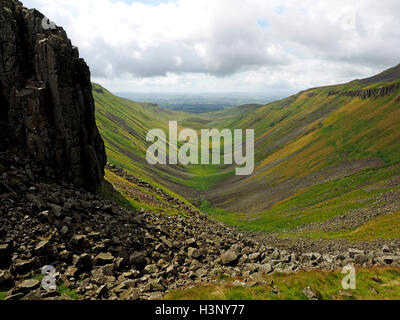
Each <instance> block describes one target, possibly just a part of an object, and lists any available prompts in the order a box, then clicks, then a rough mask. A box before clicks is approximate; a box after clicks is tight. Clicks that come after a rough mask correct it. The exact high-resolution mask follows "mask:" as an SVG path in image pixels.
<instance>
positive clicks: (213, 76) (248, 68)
mask: <svg viewBox="0 0 400 320" xmlns="http://www.w3.org/2000/svg"><path fill="white" fill-rule="evenodd" d="M23 3H24V5H25V6H26V7H29V8H37V9H38V10H40V11H41V12H42V13H44V14H45V15H46V16H47V17H48V18H50V19H51V20H52V21H54V22H55V23H56V24H57V25H60V26H62V27H64V29H65V30H66V31H67V33H68V35H69V37H70V38H71V40H72V42H73V44H74V45H77V46H78V47H79V50H80V54H81V56H82V57H83V58H85V60H86V62H87V63H88V64H89V66H90V68H91V71H92V77H93V80H94V81H96V82H99V83H100V84H102V85H104V86H106V87H107V88H108V89H110V90H112V91H132V92H135V91H136V92H263V93H265V94H270V95H285V94H290V93H294V92H296V91H298V90H302V89H306V88H309V87H314V86H321V85H327V84H335V83H339V82H346V81H350V80H353V79H355V78H361V77H365V76H369V75H373V74H375V73H378V72H379V71H382V70H383V69H386V68H388V67H391V66H394V65H396V64H398V63H400V18H399V12H400V1H399V0H380V1H375V0H354V1H348V0H329V1H328V0H176V1H170V0H165V1H163V0H148V1H145V0H143V1H139V0H123V1H122V0H23Z"/></svg>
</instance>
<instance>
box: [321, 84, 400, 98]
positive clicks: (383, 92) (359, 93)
mask: <svg viewBox="0 0 400 320" xmlns="http://www.w3.org/2000/svg"><path fill="white" fill-rule="evenodd" d="M398 88H399V86H398V85H397V84H391V85H387V86H383V87H381V88H370V89H363V90H352V91H346V92H343V93H341V92H340V91H330V92H329V93H328V96H329V97H330V96H336V95H339V94H341V95H343V96H345V97H358V98H360V99H369V98H372V99H376V98H384V97H386V96H389V95H391V94H393V93H394V92H395V91H396V90H397V89H398Z"/></svg>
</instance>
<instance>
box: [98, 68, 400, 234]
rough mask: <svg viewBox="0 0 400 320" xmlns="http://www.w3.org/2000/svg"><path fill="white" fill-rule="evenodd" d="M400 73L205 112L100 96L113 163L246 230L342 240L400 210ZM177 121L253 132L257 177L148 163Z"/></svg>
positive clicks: (101, 91)
mask: <svg viewBox="0 0 400 320" xmlns="http://www.w3.org/2000/svg"><path fill="white" fill-rule="evenodd" d="M399 68H400V67H399V66H397V67H394V68H392V69H389V70H388V71H385V72H383V73H382V74H380V75H378V76H375V77H371V78H368V79H364V80H356V81H352V82H350V83H348V84H342V85H336V86H328V87H321V88H314V89H310V90H306V91H303V92H300V93H298V94H296V95H294V96H291V97H289V98H287V99H284V100H281V101H277V102H273V103H270V104H268V105H266V106H257V105H246V106H241V107H237V108H233V109H229V110H222V111H218V112H212V113H206V114H202V115H189V114H185V113H176V112H172V111H166V110H163V109H161V108H159V107H157V106H155V105H145V104H138V103H135V102H132V101H127V100H124V99H120V98H117V97H115V96H113V95H111V94H110V93H109V92H107V91H106V90H105V89H102V88H100V87H96V86H94V88H95V93H94V96H95V100H96V105H97V109H98V110H97V119H98V124H99V127H100V130H101V131H102V134H103V136H104V137H105V141H106V145H107V153H108V155H109V158H110V161H111V162H113V163H115V164H118V165H121V166H123V167H125V168H127V169H129V170H131V171H133V172H135V173H137V174H139V175H142V176H143V177H150V178H151V179H152V180H153V181H157V182H159V183H160V184H161V185H164V186H165V187H167V188H168V189H172V190H174V191H175V192H176V193H178V194H181V195H183V196H184V197H186V198H189V199H190V200H191V201H192V202H194V203H196V204H199V205H200V208H201V209H203V210H204V211H207V212H209V213H211V214H214V215H215V216H216V217H217V218H219V219H221V220H223V221H225V222H227V223H229V224H233V225H235V226H237V227H240V228H243V229H245V230H253V231H257V230H258V231H269V232H271V231H285V230H286V231H285V232H289V231H288V230H290V233H302V234H314V235H315V234H316V235H318V236H321V237H323V236H324V234H325V233H327V232H328V233H329V234H328V235H326V236H329V237H330V236H332V234H331V233H335V232H336V233H337V232H339V233H337V234H336V236H337V237H343V236H344V235H343V234H341V233H340V232H347V231H350V230H355V229H356V228H358V227H360V226H362V225H363V224H364V223H366V222H368V221H371V220H374V219H376V218H379V217H380V216H383V215H386V214H389V213H395V212H399V211H400V205H399V201H398V199H399V198H400V197H399V192H398V190H399V180H400V179H399V178H398V176H399V174H400V166H398V165H397V164H398V163H399V159H400V141H399V138H400V129H399V126H398V121H399V120H400V98H399V96H400V80H398V79H397V78H398V74H399V73H398V70H399ZM381 80H387V81H388V82H376V81H381ZM96 88H97V89H96ZM96 90H97V91H99V92H96ZM168 120H178V121H179V124H180V126H181V127H190V128H194V129H196V130H200V129H201V128H214V127H215V128H220V129H222V128H231V129H236V128H243V129H244V128H250V129H251V128H254V129H255V134H256V142H255V143H256V154H255V156H256V169H255V172H254V174H253V175H251V176H247V177H246V176H245V177H237V176H235V175H234V169H235V166H202V165H198V166H186V167H184V166H158V167H151V166H149V165H148V164H147V163H146V161H145V158H144V155H145V150H146V147H147V146H148V145H147V144H146V142H144V139H145V134H146V132H147V131H148V130H150V129H152V128H158V127H159V128H163V129H165V130H166V128H167V123H168ZM121 137H122V138H121Z"/></svg>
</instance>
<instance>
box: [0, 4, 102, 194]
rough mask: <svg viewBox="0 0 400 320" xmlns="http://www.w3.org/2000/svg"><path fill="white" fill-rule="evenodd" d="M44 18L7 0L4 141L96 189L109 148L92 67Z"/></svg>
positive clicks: (3, 12)
mask: <svg viewBox="0 0 400 320" xmlns="http://www.w3.org/2000/svg"><path fill="white" fill-rule="evenodd" d="M43 18H44V16H43V15H42V14H41V13H40V12H38V11H37V10H28V9H26V8H24V7H23V5H22V3H20V2H19V1H15V0H2V1H1V6H0V30H1V32H0V42H1V51H0V131H1V132H0V148H2V149H3V150H4V149H5V148H6V147H7V146H10V145H11V146H13V147H18V148H19V149H21V150H23V151H27V153H28V154H29V155H30V156H31V157H32V159H33V161H34V162H35V163H37V164H38V166H39V168H40V170H41V171H42V173H43V174H44V175H46V176H47V177H50V178H53V179H56V180H57V181H60V182H61V181H62V182H72V183H74V184H76V185H78V186H83V187H86V188H87V189H94V188H95V187H96V186H97V185H99V184H100V183H101V181H102V178H103V176H104V166H105V164H106V154H105V148H104V143H103V140H102V138H101V136H100V134H99V132H98V129H97V127H96V122H95V117H94V100H93V96H92V92H91V90H92V87H91V82H90V71H89V68H88V66H87V65H86V63H85V61H84V60H83V59H80V58H79V52H78V49H77V48H76V47H73V46H72V45H71V41H70V40H69V39H68V37H67V35H66V33H65V31H64V30H63V29H62V28H60V27H54V28H53V29H48V28H43ZM44 26H45V25H44Z"/></svg>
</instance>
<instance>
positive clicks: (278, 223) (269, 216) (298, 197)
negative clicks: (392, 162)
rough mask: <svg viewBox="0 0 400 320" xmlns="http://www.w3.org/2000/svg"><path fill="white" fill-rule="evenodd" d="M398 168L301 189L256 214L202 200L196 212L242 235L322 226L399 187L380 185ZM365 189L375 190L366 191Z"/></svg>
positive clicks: (378, 170) (369, 205)
mask: <svg viewBox="0 0 400 320" xmlns="http://www.w3.org/2000/svg"><path fill="white" fill-rule="evenodd" d="M399 173H400V169H399V168H398V167H387V168H379V169H367V170H363V171H361V172H358V173H356V174H354V175H351V176H348V177H344V178H341V179H336V180H332V181H328V182H324V183H320V184H316V185H314V186H312V187H309V188H306V189H303V190H301V191H299V192H298V193H297V194H295V195H293V196H291V197H289V198H287V199H285V200H283V201H281V202H279V203H276V204H275V205H274V206H273V207H272V208H271V209H270V210H268V211H265V212H262V213H257V214H244V213H232V212H228V211H226V210H224V209H223V208H218V207H215V206H214V207H213V206H212V204H211V203H209V202H208V201H206V200H203V202H202V204H201V206H200V209H201V210H203V211H205V212H207V213H210V214H212V215H213V216H215V217H216V218H218V219H219V220H222V221H223V222H225V223H227V224H230V225H233V226H235V227H237V228H239V229H241V230H245V231H262V232H263V231H265V232H273V231H284V230H290V229H292V228H295V227H298V226H304V225H307V224H310V223H313V222H323V221H326V220H329V219H331V218H333V217H335V216H339V215H344V214H347V213H349V212H350V211H352V210H355V209H360V208H367V207H371V206H373V205H374V204H375V203H376V202H377V200H378V199H379V196H380V195H382V194H383V193H385V192H387V191H390V190H397V191H398V190H399V189H400V188H399V187H393V188H385V187H383V186H382V184H383V183H384V182H385V181H387V180H388V179H390V178H391V177H393V176H395V175H398V174H399ZM369 185H376V186H378V187H377V188H375V189H374V188H373V189H371V190H369V189H368V188H366V187H367V186H369Z"/></svg>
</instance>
